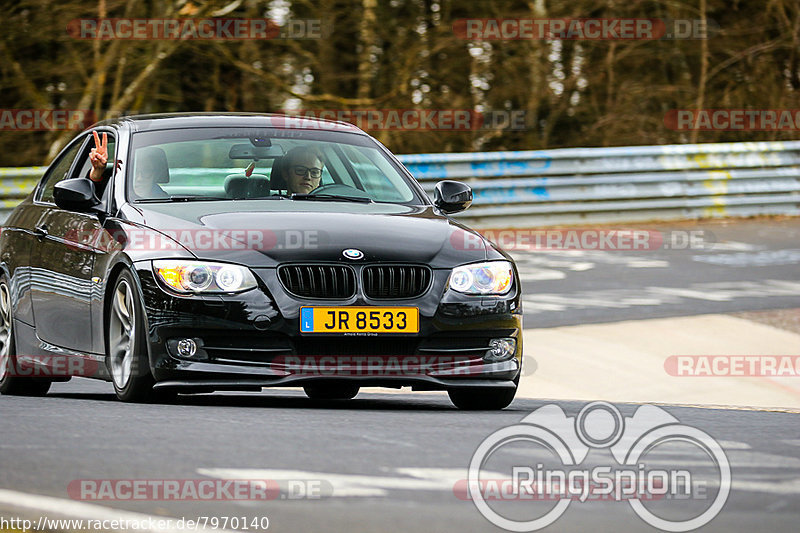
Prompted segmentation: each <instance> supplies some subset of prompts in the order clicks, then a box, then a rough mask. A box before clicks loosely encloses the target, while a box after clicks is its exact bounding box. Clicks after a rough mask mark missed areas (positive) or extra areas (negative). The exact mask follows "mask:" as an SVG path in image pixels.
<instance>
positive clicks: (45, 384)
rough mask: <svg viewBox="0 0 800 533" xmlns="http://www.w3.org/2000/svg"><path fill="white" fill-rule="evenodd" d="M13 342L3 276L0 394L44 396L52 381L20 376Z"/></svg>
mask: <svg viewBox="0 0 800 533" xmlns="http://www.w3.org/2000/svg"><path fill="white" fill-rule="evenodd" d="M16 370H17V351H16V344H15V343H14V313H13V310H12V303H11V291H10V290H9V286H8V281H7V280H6V278H5V277H2V278H0V394H7V395H12V396H44V395H45V394H47V391H49V390H50V384H51V383H52V382H51V381H49V380H46V379H40V378H34V377H21V376H19V375H18V373H17V371H16Z"/></svg>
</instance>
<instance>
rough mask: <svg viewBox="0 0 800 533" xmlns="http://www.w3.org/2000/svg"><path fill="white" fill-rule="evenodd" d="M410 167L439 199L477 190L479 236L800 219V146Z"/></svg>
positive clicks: (588, 153)
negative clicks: (445, 188)
mask: <svg viewBox="0 0 800 533" xmlns="http://www.w3.org/2000/svg"><path fill="white" fill-rule="evenodd" d="M400 160H401V161H402V162H403V164H404V165H406V167H408V169H409V170H410V171H411V173H412V174H414V175H415V176H416V177H417V179H418V180H420V182H421V183H422V184H423V187H425V189H426V190H427V191H428V192H429V194H432V191H433V187H434V186H435V183H436V181H438V180H442V179H457V180H461V181H465V182H466V183H469V185H470V186H472V189H473V196H474V201H473V204H472V207H471V208H470V209H468V210H467V211H465V212H464V213H459V214H457V215H455V216H456V217H458V218H463V219H464V220H465V221H468V222H469V223H471V224H474V225H476V226H478V227H514V226H517V227H530V226H538V225H541V226H545V225H554V224H582V223H587V222H588V223H605V222H633V221H645V220H674V219H697V218H709V217H735V216H753V215H774V214H785V215H800V141H789V142H752V143H724V144H722V143H718V144H696V145H667V146H634V147H616V148H566V149H559V150H541V151H524V152H487V153H474V154H470V153H467V154H421V155H405V156H400Z"/></svg>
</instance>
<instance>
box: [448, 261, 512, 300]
mask: <svg viewBox="0 0 800 533" xmlns="http://www.w3.org/2000/svg"><path fill="white" fill-rule="evenodd" d="M513 281H514V269H513V268H512V267H511V263H509V262H508V261H490V262H488V263H475V264H473V265H464V266H460V267H456V268H454V269H453V272H452V274H450V288H451V289H452V290H454V291H457V292H463V293H464V294H505V293H507V292H508V291H509V290H511V284H512V283H513Z"/></svg>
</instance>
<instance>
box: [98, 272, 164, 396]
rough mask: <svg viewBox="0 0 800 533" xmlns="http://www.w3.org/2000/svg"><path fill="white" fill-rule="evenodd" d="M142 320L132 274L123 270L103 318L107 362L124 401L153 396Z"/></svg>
mask: <svg viewBox="0 0 800 533" xmlns="http://www.w3.org/2000/svg"><path fill="white" fill-rule="evenodd" d="M144 324H145V322H144V310H143V309H142V305H141V297H140V295H139V289H138V287H137V285H136V283H135V281H134V279H133V275H132V274H131V273H130V272H129V271H127V270H123V271H122V272H121V273H120V275H119V277H118V278H117V280H116V282H115V284H114V290H113V291H111V303H110V306H109V311H108V318H107V319H106V365H107V366H108V372H109V374H110V375H111V380H112V382H113V383H114V391H115V392H116V394H117V398H119V399H120V400H122V401H123V402H149V401H153V400H155V399H156V394H155V391H154V390H153V385H154V384H155V379H153V375H152V374H151V373H150V361H149V358H148V355H147V332H146V331H145V325H144Z"/></svg>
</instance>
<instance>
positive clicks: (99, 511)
mask: <svg viewBox="0 0 800 533" xmlns="http://www.w3.org/2000/svg"><path fill="white" fill-rule="evenodd" d="M0 504H3V505H6V506H8V507H11V508H12V509H19V508H22V509H31V510H33V511H38V512H41V513H50V514H53V515H56V516H67V517H71V518H74V519H77V520H85V521H88V520H92V521H95V520H99V521H101V522H104V521H113V520H117V521H119V522H128V523H133V522H136V523H137V524H139V525H146V526H148V527H142V528H137V529H138V530H139V531H152V532H153V533H175V532H182V533H184V532H186V531H196V530H195V529H194V528H192V529H188V528H186V529H180V528H177V527H168V528H159V527H157V525H158V522H159V521H162V522H163V521H165V520H171V521H172V523H173V524H175V526H177V522H178V520H179V519H178V518H174V517H171V516H156V515H148V514H143V513H134V512H131V511H123V510H120V509H114V508H112V507H106V506H103V505H96V504H93V503H85V502H78V501H73V500H65V499H62V498H54V497H52V496H40V495H38V494H28V493H25V492H17V491H13V490H4V489H0ZM48 518H50V517H48ZM151 521H152V522H155V524H152V523H151ZM150 526H153V527H150ZM198 530H199V531H203V530H204V529H203V528H199V529H198ZM126 531H127V530H126ZM214 532H215V533H233V532H231V531H227V530H222V529H216V530H214Z"/></svg>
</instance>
